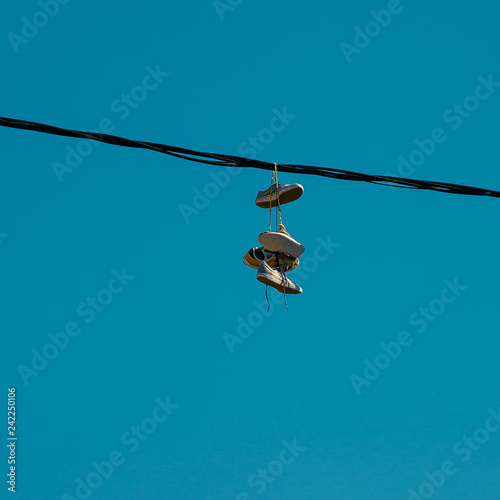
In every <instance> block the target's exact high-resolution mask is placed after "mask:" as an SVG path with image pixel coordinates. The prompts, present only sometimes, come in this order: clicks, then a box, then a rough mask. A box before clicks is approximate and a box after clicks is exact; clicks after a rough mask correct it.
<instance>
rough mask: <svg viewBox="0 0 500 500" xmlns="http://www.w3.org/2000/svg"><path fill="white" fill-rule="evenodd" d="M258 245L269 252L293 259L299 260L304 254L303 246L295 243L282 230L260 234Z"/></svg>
mask: <svg viewBox="0 0 500 500" xmlns="http://www.w3.org/2000/svg"><path fill="white" fill-rule="evenodd" d="M259 243H260V244H261V245H262V246H263V247H264V248H265V249H266V250H268V251H270V252H282V253H286V254H288V255H291V256H292V257H295V258H299V257H300V256H301V255H302V254H303V253H304V245H301V244H300V243H299V242H298V241H295V240H294V239H293V238H292V237H291V236H290V235H289V234H288V233H287V232H286V231H285V229H283V228H282V229H280V230H279V231H278V232H270V231H264V232H263V233H260V234H259Z"/></svg>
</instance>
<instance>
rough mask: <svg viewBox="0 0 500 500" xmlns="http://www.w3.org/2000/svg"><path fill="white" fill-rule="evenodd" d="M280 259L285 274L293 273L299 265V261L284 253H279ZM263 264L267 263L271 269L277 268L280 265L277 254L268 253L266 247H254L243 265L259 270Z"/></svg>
mask: <svg viewBox="0 0 500 500" xmlns="http://www.w3.org/2000/svg"><path fill="white" fill-rule="evenodd" d="M278 258H279V264H280V266H281V268H282V269H283V271H284V272H285V273H288V272H290V271H292V270H293V269H295V268H296V267H297V266H298V265H299V259H295V258H294V257H290V256H288V255H285V254H284V253H279V254H278ZM262 262H267V264H268V265H269V267H270V268H275V267H276V266H277V264H278V262H277V259H276V254H275V253H273V252H268V251H267V250H266V249H265V248H264V247H252V248H251V249H250V250H248V252H247V253H246V254H245V256H244V257H243V264H245V266H248V267H251V268H252V269H258V268H259V266H260V264H261V263H262Z"/></svg>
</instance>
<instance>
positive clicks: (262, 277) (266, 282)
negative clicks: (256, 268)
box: [257, 274, 302, 295]
mask: <svg viewBox="0 0 500 500" xmlns="http://www.w3.org/2000/svg"><path fill="white" fill-rule="evenodd" d="M257 281H260V282H261V283H264V285H269V286H272V287H273V288H275V289H276V290H278V292H280V293H283V292H284V290H285V286H284V285H280V284H278V283H276V282H275V281H273V280H271V279H269V278H268V277H267V276H265V275H262V274H261V275H259V274H258V275H257ZM299 293H302V289H299V290H296V289H293V288H287V289H286V294H287V295H298V294H299Z"/></svg>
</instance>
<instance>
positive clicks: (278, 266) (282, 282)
mask: <svg viewBox="0 0 500 500" xmlns="http://www.w3.org/2000/svg"><path fill="white" fill-rule="evenodd" d="M275 255H276V269H277V270H278V273H279V274H280V276H281V286H282V287H283V302H284V303H285V307H286V308H287V309H288V304H287V303H286V284H287V282H288V278H287V277H286V276H285V271H283V268H282V267H281V263H280V254H279V253H276V254H275Z"/></svg>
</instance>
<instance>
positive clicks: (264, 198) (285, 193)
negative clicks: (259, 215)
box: [255, 184, 304, 208]
mask: <svg viewBox="0 0 500 500" xmlns="http://www.w3.org/2000/svg"><path fill="white" fill-rule="evenodd" d="M303 192H304V188H303V187H302V186H301V185H300V184H278V194H279V197H280V205H284V204H285V203H290V202H292V201H295V200H298V199H299V198H300V197H301V196H302V193H303ZM255 204H256V205H257V206H258V207H261V208H269V205H271V207H275V206H276V205H277V199H276V184H273V185H272V186H271V187H270V189H264V190H263V191H259V193H258V194H257V199H256V200H255Z"/></svg>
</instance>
